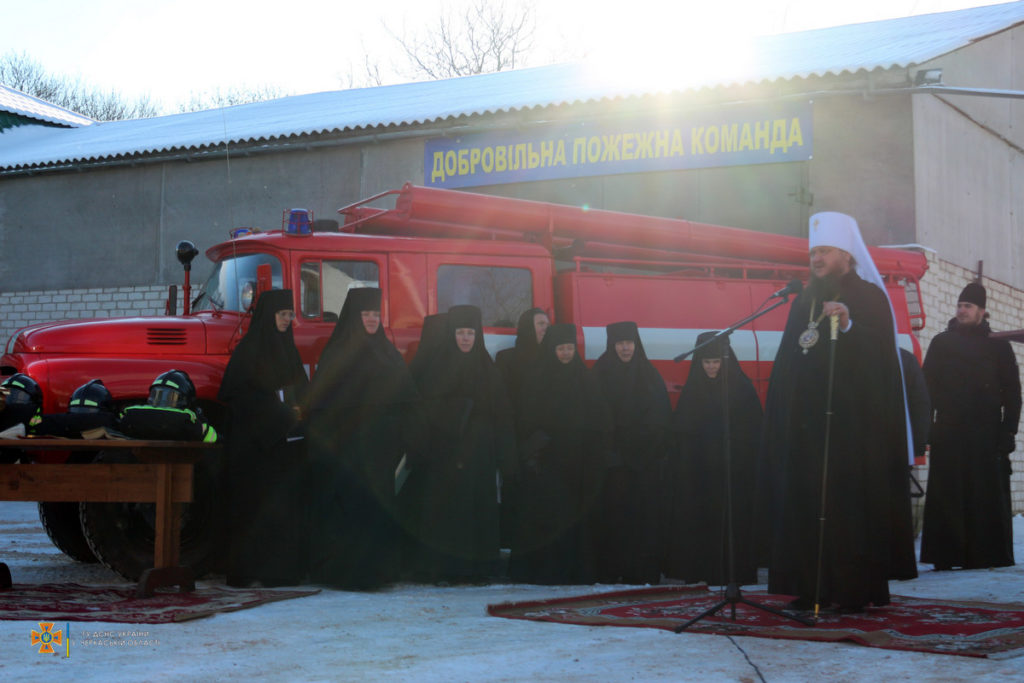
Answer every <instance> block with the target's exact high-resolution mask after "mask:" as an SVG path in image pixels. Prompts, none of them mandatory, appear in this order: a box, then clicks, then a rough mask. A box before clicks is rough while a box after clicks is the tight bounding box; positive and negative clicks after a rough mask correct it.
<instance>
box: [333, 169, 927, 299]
mask: <svg viewBox="0 0 1024 683" xmlns="http://www.w3.org/2000/svg"><path fill="white" fill-rule="evenodd" d="M389 196H395V205H394V208H391V209H379V208H374V207H370V206H367V205H368V204H370V203H371V202H374V201H377V200H380V199H383V198H385V197H389ZM338 213H340V214H342V215H343V216H344V217H345V222H344V224H343V225H342V226H341V227H340V228H339V230H341V231H342V232H350V233H361V234H385V235H395V236H405V237H446V238H457V239H486V240H498V241H503V240H507V241H528V242H536V243H539V244H542V245H544V246H545V247H547V248H548V249H549V250H550V251H551V252H552V253H553V254H555V256H556V257H557V258H566V259H567V260H568V259H571V258H574V257H590V258H602V259H625V260H632V261H636V262H647V263H650V262H654V261H672V262H676V261H677V258H678V259H682V260H683V261H686V262H690V263H699V264H701V265H705V266H723V267H726V266H728V267H740V268H756V267H757V266H758V265H760V266H761V267H762V268H764V267H767V268H770V269H775V268H782V267H785V266H790V267H800V268H803V269H806V268H807V240H806V239H805V238H801V237H792V236H789V235H777V234H774V233H765V232H758V231H756V230H747V229H744V228H733V227H726V226H721V225H712V224H708V223H697V222H694V221H687V220H683V219H678V218H663V217H658V216H644V215H640V214H629V213H621V212H617V211H606V210H603V209H588V208H582V207H575V206H566V205H562V204H551V203H548V202H538V201H533V200H527V199H511V198H508V197H494V196H490V195H483V194H476V193H471V192H463V191H459V190H444V189H438V188H430V187H420V186H416V185H412V184H408V183H407V184H406V185H404V186H403V187H402V189H400V190H388V191H386V192H382V193H380V194H377V195H374V196H372V197H368V198H366V199H363V200H360V201H358V202H355V203H353V204H349V205H348V206H345V207H342V208H341V209H339V210H338ZM869 250H870V252H871V257H872V258H873V259H874V260H875V265H876V266H877V267H878V270H879V272H880V273H881V274H882V275H883V276H884V277H886V278H887V279H889V280H890V281H895V280H897V279H908V280H912V281H914V282H915V283H916V282H917V280H919V279H920V278H921V276H922V275H924V272H925V271H926V270H927V268H928V264H927V260H926V258H925V257H924V255H923V254H921V253H918V252H914V251H908V250H903V249H891V248H882V247H869Z"/></svg>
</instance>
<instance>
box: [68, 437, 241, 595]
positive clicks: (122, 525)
mask: <svg viewBox="0 0 1024 683" xmlns="http://www.w3.org/2000/svg"><path fill="white" fill-rule="evenodd" d="M97 461H98V462H136V460H135V459H134V458H133V457H132V456H131V455H129V454H125V453H120V452H116V451H104V452H103V453H100V454H99V456H97ZM214 484H215V482H214V478H213V475H212V472H211V469H210V468H206V467H204V466H202V465H201V464H200V465H197V466H196V467H195V474H194V480H193V502H192V503H189V504H187V505H183V506H182V508H183V511H182V517H181V520H180V523H181V554H180V560H181V564H182V565H184V566H186V567H190V568H191V569H192V572H193V574H194V575H195V577H196V578H199V577H201V576H203V575H204V574H206V573H207V572H209V571H211V570H212V569H213V568H214V567H215V564H216V560H217V556H216V551H217V550H218V548H219V547H220V545H221V543H220V540H221V539H220V534H219V532H218V529H219V528H220V525H219V523H218V521H217V520H218V519H219V517H220V515H219V514H218V512H219V511H218V510H217V509H216V501H217V499H218V497H217V495H216V489H215V486H214ZM78 506H79V507H78V515H79V521H80V524H81V529H82V533H83V535H84V536H85V539H86V541H87V542H88V544H89V548H90V549H91V550H92V552H93V553H94V554H95V555H96V559H97V560H99V562H100V563H101V564H102V565H103V566H104V567H107V568H108V569H110V570H112V571H114V572H116V573H118V574H120V575H121V576H123V577H124V578H126V579H128V580H129V581H138V580H139V577H140V576H141V575H142V572H144V571H145V570H147V569H149V568H151V567H152V566H153V543H154V539H155V537H156V532H155V527H156V510H155V506H154V505H153V504H152V503H79V504H78Z"/></svg>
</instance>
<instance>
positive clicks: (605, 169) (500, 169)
mask: <svg viewBox="0 0 1024 683" xmlns="http://www.w3.org/2000/svg"><path fill="white" fill-rule="evenodd" d="M811 153H812V107H811V103H810V102H796V103H785V104H780V105H775V106H764V105H762V106H746V105H744V106H737V107H729V108H723V109H715V110H712V111H701V112H695V113H692V114H687V115H683V116H680V117H677V118H675V119H673V120H660V119H653V118H652V119H631V120H628V121H622V122H601V123H587V122H579V123H572V124H558V125H542V126H536V127H531V128H529V129H526V130H520V131H515V130H509V131H495V132H487V133H477V134H472V135H463V136H460V137H448V138H434V139H432V140H428V141H427V143H426V149H425V152H424V157H423V163H424V174H423V175H424V184H426V185H427V186H430V187H472V186H475V185H497V184H502V183H520V182H529V181H534V180H551V179H554V178H576V177H580V176H592V175H615V174H619V173H644V172H648V171H671V170H685V169H692V168H710V167H713V166H745V165H749V164H772V163H778V162H784V161H806V160H808V159H810V158H811Z"/></svg>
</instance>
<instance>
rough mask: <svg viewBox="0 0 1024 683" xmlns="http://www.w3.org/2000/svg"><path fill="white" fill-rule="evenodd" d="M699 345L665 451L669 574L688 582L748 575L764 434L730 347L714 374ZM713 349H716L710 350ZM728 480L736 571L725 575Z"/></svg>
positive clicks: (744, 579)
mask: <svg viewBox="0 0 1024 683" xmlns="http://www.w3.org/2000/svg"><path fill="white" fill-rule="evenodd" d="M712 346H715V347H717V348H716V349H715V351H714V352H713V354H712V355H709V352H702V351H701V350H699V351H698V352H697V354H695V357H694V360H693V362H692V363H691V365H690V373H689V375H688V376H687V379H686V384H685V385H684V386H683V388H682V390H681V391H680V392H679V402H678V403H677V404H676V410H675V413H674V414H673V418H672V428H673V432H674V433H675V446H676V450H675V452H674V453H673V456H672V457H671V458H670V465H669V479H668V481H669V484H670V486H671V488H672V490H673V491H674V492H675V495H674V497H673V498H672V499H671V504H670V507H669V509H668V510H667V513H666V519H667V521H668V523H669V524H668V526H667V528H666V534H665V555H666V565H665V574H666V576H669V577H673V578H677V579H685V580H686V581H687V582H690V583H692V582H696V581H706V582H707V583H710V584H719V585H721V584H726V583H728V582H729V579H730V578H733V579H735V580H736V581H737V582H738V583H740V584H744V583H753V582H755V580H756V578H757V564H756V562H755V560H754V557H755V553H754V548H753V545H752V544H753V538H752V533H753V523H754V516H753V515H754V482H755V477H756V474H757V452H758V444H759V440H760V437H761V401H760V399H759V398H758V397H757V392H756V391H755V390H754V385H753V384H752V383H751V381H750V379H749V378H748V377H747V376H746V375H745V374H744V373H743V370H742V369H741V368H740V364H739V362H737V360H736V357H735V356H734V355H731V354H730V356H729V362H728V364H726V363H724V362H723V365H722V368H723V369H722V370H720V371H719V374H718V376H717V377H715V378H713V379H712V378H711V377H708V375H707V373H705V371H704V368H703V367H702V364H701V361H702V360H703V359H704V358H714V357H720V355H721V342H720V341H719V342H716V343H713V344H712ZM714 354H717V355H714ZM726 383H727V384H728V409H729V415H728V419H729V454H728V457H729V460H730V461H731V465H732V467H731V472H727V465H728V462H727V460H726V457H727V456H726V452H725V433H726V432H725V419H726V416H725V407H726V406H725V399H726V392H725V387H726ZM727 473H728V474H730V478H731V481H732V487H731V489H732V511H733V514H732V539H731V540H732V542H733V549H734V557H735V573H734V575H733V576H732V577H730V576H729V572H728V569H729V566H728V542H729V540H730V539H729V535H728V526H729V525H728V523H727V522H728V518H727V512H728V509H727V506H726V498H727V496H726V491H727V490H728V489H727V488H726V475H727Z"/></svg>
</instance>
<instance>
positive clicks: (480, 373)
mask: <svg viewBox="0 0 1024 683" xmlns="http://www.w3.org/2000/svg"><path fill="white" fill-rule="evenodd" d="M446 325H447V328H446V336H447V339H445V340H444V341H443V342H442V343H441V344H440V348H438V350H437V353H436V354H431V357H430V362H429V364H427V363H425V364H423V365H417V368H416V370H417V373H416V374H415V375H414V379H415V381H416V386H417V388H418V389H419V391H420V393H421V394H422V396H423V402H424V403H423V405H424V412H425V415H426V417H427V420H428V424H429V441H428V444H427V448H426V452H425V454H424V455H423V457H422V458H421V459H420V460H419V461H418V462H417V467H416V470H417V471H416V472H415V473H414V474H416V475H417V479H418V483H417V486H418V489H419V496H420V498H421V500H420V509H419V512H418V515H417V518H418V520H419V526H418V527H417V529H416V536H417V541H418V542H419V553H418V558H417V574H418V575H419V577H420V578H423V579H424V580H428V581H452V582H477V581H484V580H487V579H489V578H492V577H493V576H494V575H495V574H496V572H497V570H498V559H499V546H498V486H497V473H498V471H499V469H501V470H502V471H503V473H504V474H506V475H508V474H509V473H510V470H511V468H513V467H514V455H515V434H514V431H513V424H512V411H511V408H510V406H509V403H508V397H507V395H506V393H505V387H504V385H503V383H502V381H501V376H500V374H499V373H498V370H497V368H495V367H494V362H493V361H492V360H491V357H490V355H488V353H487V349H486V348H485V347H484V337H483V328H482V326H481V323H480V312H479V309H477V308H476V307H475V306H453V307H452V308H451V309H450V310H449V311H448V315H447V320H446ZM459 328H473V329H474V330H475V331H476V338H475V343H474V345H473V347H472V349H471V350H470V351H468V352H462V351H460V350H459V349H458V347H457V346H456V343H455V330H456V329H459Z"/></svg>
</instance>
